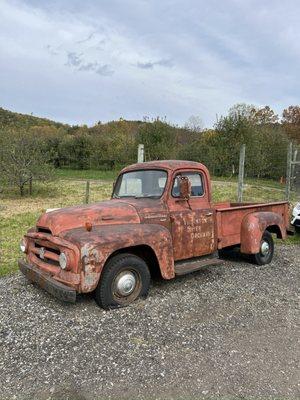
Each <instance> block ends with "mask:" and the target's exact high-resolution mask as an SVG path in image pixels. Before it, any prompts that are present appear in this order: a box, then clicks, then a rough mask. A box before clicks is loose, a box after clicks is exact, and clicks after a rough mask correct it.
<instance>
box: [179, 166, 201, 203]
mask: <svg viewBox="0 0 300 400" xmlns="http://www.w3.org/2000/svg"><path fill="white" fill-rule="evenodd" d="M181 176H185V177H187V178H188V179H189V180H190V182H191V197H202V196H203V195H204V186H203V176H202V174H201V172H196V171H191V172H179V173H178V174H177V175H176V176H175V179H174V182H173V186H172V196H173V197H179V195H180V193H179V178H180V177H181Z"/></svg>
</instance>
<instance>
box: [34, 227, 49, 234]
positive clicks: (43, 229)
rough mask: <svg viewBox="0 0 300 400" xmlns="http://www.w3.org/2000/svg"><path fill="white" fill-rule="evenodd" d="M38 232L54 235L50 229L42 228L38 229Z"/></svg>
mask: <svg viewBox="0 0 300 400" xmlns="http://www.w3.org/2000/svg"><path fill="white" fill-rule="evenodd" d="M37 231H38V232H42V233H49V234H50V235H52V232H51V231H50V229H48V228H40V227H37Z"/></svg>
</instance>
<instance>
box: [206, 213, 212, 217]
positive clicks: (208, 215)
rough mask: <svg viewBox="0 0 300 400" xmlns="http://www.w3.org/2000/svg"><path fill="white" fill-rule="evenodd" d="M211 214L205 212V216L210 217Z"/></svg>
mask: <svg viewBox="0 0 300 400" xmlns="http://www.w3.org/2000/svg"><path fill="white" fill-rule="evenodd" d="M211 215H213V213H212V212H208V213H206V214H205V216H206V217H210V216H211Z"/></svg>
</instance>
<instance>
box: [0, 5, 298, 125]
mask: <svg viewBox="0 0 300 400" xmlns="http://www.w3.org/2000/svg"><path fill="white" fill-rule="evenodd" d="M128 4H130V7H129V6H128ZM299 14H300V3H299V2H298V1H296V0H288V1H287V2H285V3H284V2H282V1H280V0H274V1H272V4H271V2H270V1H267V2H261V1H259V0H251V1H248V2H242V1H238V0H224V1H222V2H220V1H219V0H211V1H210V2H207V1H206V0H187V2H186V3H185V5H184V6H183V3H182V1H179V0H172V1H171V0H165V1H163V2H162V1H159V0H153V1H151V2H146V1H140V0H130V1H129V3H128V2H124V1H119V0H112V1H109V2H101V5H100V4H99V1H97V0H86V1H85V2H82V1H80V0H72V1H71V0H51V1H48V2H42V1H38V0H1V9H0V68H1V74H0V93H1V104H0V106H2V107H6V108H11V109H14V110H17V111H20V112H28V113H30V112H33V113H34V114H35V115H41V116H46V117H49V118H54V119H58V120H61V121H65V122H71V123H93V122H94V121H97V120H99V119H101V120H102V121H105V120H111V119H116V118H118V117H119V116H123V117H124V118H128V119H134V118H137V119H141V118H142V116H144V115H148V116H149V117H156V116H157V115H163V116H164V115H167V118H168V120H170V121H172V122H174V123H177V124H181V125H183V124H184V123H185V121H187V119H188V117H189V116H190V115H200V117H201V118H202V119H203V122H204V125H205V126H212V125H213V124H214V122H215V118H216V114H218V115H221V114H225V113H226V112H227V110H228V108H229V107H231V106H232V105H233V104H234V103H241V102H247V103H251V104H252V103H253V104H256V105H265V104H268V105H270V106H271V107H272V108H275V110H276V111H280V110H281V109H282V108H284V107H286V106H288V105H290V104H293V103H294V104H295V103H296V104H297V103H298V104H299V102H300V98H299V93H300V82H299V79H298V75H299V70H300V56H299V54H300V26H299V21H298V16H299ZM145 15H146V16H147V18H145ZM274 27H276V29H274ZM70 71H74V72H75V73H70ZM150 71H151V73H147V72H150ZM104 78H105V79H104ZM45 93H47V95H46V96H45Z"/></svg>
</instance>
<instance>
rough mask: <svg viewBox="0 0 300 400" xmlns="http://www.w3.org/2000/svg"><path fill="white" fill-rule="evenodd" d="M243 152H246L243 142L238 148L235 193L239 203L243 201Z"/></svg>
mask: <svg viewBox="0 0 300 400" xmlns="http://www.w3.org/2000/svg"><path fill="white" fill-rule="evenodd" d="M245 154H246V145H245V144H243V145H242V147H241V150H240V163H239V181H238V193H237V198H238V200H237V201H238V202H239V203H241V202H242V201H243V186H244V168H245Z"/></svg>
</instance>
